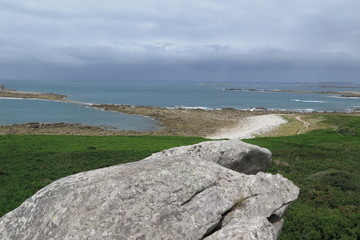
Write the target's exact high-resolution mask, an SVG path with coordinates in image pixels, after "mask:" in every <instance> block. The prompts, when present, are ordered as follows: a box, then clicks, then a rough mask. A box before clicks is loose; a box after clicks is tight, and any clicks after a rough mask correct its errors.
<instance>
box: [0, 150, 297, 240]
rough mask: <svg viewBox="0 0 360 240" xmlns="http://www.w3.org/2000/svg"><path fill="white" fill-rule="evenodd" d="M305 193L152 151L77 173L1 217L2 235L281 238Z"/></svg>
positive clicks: (284, 183) (263, 177) (262, 177)
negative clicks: (290, 211) (290, 209)
mask: <svg viewBox="0 0 360 240" xmlns="http://www.w3.org/2000/svg"><path fill="white" fill-rule="evenodd" d="M298 193H299V189H298V187H296V186H295V185H294V184H293V183H292V182H291V181H289V180H287V179H285V178H283V177H282V176H281V175H271V174H266V173H261V172H260V173H258V174H256V175H246V174H243V173H238V172H235V171H232V170H230V169H227V168H224V167H222V166H220V165H218V164H216V163H213V162H209V161H204V160H201V159H197V158H193V157H192V156H173V157H167V156H164V155H163V156H162V157H160V156H159V157H158V158H154V156H152V157H150V158H147V159H144V160H142V161H139V162H135V163H129V164H123V165H118V166H114V167H108V168H103V169H98V170H93V171H89V172H84V173H79V174H75V175H72V176H68V177H65V178H62V179H59V180H57V181H55V182H53V183H52V184H50V185H48V186H47V187H45V188H43V189H41V190H40V191H39V192H37V193H36V194H35V195H34V196H32V197H31V198H29V199H28V200H26V201H25V202H24V203H23V204H22V205H21V206H20V207H18V208H17V209H15V210H13V211H12V212H10V213H8V214H6V215H5V216H3V217H2V218H0V239H4V240H7V239H11V240H17V239H22V240H23V239H24V240H27V239H127V240H128V239H129V240H132V239H134V240H138V239H174V240H176V239H179V240H180V239H181V240H186V239H191V240H194V239H210V240H213V239H276V237H277V236H278V234H279V231H280V228H281V224H282V220H281V216H282V214H283V212H284V211H285V209H286V207H287V206H288V204H289V203H290V202H292V201H294V200H295V199H296V198H297V195H298Z"/></svg>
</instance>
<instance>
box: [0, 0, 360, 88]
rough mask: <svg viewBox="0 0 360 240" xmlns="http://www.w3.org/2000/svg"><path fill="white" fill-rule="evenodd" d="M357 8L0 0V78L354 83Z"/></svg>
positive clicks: (334, 1)
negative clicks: (93, 75) (92, 74)
mask: <svg viewBox="0 0 360 240" xmlns="http://www.w3.org/2000/svg"><path fill="white" fill-rule="evenodd" d="M359 9H360V2H359V1H357V0H341V1H340V0H324V1H300V0H294V1H289V0H274V1H266V0H259V1H253V0H241V1H238V0H229V1H216V0H207V1H189V0H181V1H180V0H173V1H164V0H152V1H147V0H139V1H133V2H130V1H115V0H103V1H94V0H89V1H78V0H75V1H74V0H62V1H60V0H54V1H44V0H39V1H22V0H2V1H1V2H0V29H1V31H0V69H1V70H2V74H0V77H12V76H14V77H17V76H19V69H22V70H23V72H24V74H25V73H27V74H25V75H27V76H29V74H30V75H31V74H33V75H34V76H35V75H39V76H40V75H43V76H44V77H51V76H53V75H56V74H64V75H67V77H69V76H68V75H71V74H74V75H76V76H82V77H87V75H88V74H86V73H85V72H82V71H89V69H92V70H91V71H98V72H99V73H101V72H106V71H107V70H108V72H110V73H112V74H125V73H126V74H134V72H136V71H135V70H134V69H143V71H140V72H147V74H145V75H144V76H147V77H148V76H149V74H148V73H151V74H153V76H157V75H159V76H157V77H161V76H160V75H161V74H162V73H164V72H169V74H168V75H169V76H171V75H173V74H170V72H172V71H175V72H181V71H187V73H184V72H183V73H182V74H180V75H181V76H182V75H189V76H190V75H191V74H192V75H191V76H194V77H193V78H196V77H201V76H206V77H209V76H211V74H215V75H216V76H217V78H221V76H224V78H234V76H239V75H241V74H245V73H246V74H247V75H248V76H250V75H251V72H252V74H253V76H256V78H261V75H262V74H260V73H259V71H264V72H267V73H266V74H264V76H268V75H267V74H268V73H272V74H273V75H274V79H275V78H277V77H278V76H281V77H282V78H284V79H285V78H287V77H289V76H288V75H286V74H297V75H301V74H302V75H301V76H303V77H304V78H305V77H308V76H310V75H311V74H313V75H314V76H315V75H316V76H320V77H321V74H323V76H324V77H325V76H326V77H329V76H328V75H329V74H328V72H329V71H330V72H334V71H335V70H336V72H337V73H338V74H332V75H331V74H330V76H337V77H338V78H340V77H341V74H343V76H346V78H347V79H349V78H350V79H351V80H353V81H357V78H356V75H355V74H357V73H358V68H360V67H358V66H360V65H359V63H360V46H359V44H358V43H359V42H360V30H359V29H360V21H359V17H358V10H359ZM11 69H17V70H11ZM110 69H111V70H110ZM151 69H153V70H151ZM155 69H157V71H160V72H159V73H157V72H156V71H155ZM271 69H272V70H271ZM340 73H341V74H340ZM99 75H100V74H99ZM107 75H109V74H107ZM137 75H139V73H137ZM165 75H166V74H165ZM165 75H164V76H165ZM111 76H112V75H109V77H111ZM189 76H188V77H189ZM112 77H116V76H115V75H114V76H112ZM139 77H140V75H139ZM332 78H334V77H332ZM347 79H345V80H347ZM335 80H336V79H335Z"/></svg>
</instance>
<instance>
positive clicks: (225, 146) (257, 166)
mask: <svg viewBox="0 0 360 240" xmlns="http://www.w3.org/2000/svg"><path fill="white" fill-rule="evenodd" d="M164 157H171V158H173V157H182V158H192V159H195V160H205V161H210V162H214V163H217V164H219V165H221V166H223V167H226V168H229V169H232V170H234V171H237V172H241V173H246V174H255V173H257V172H260V171H265V170H266V169H267V168H268V167H269V166H270V163H271V152H270V151H269V150H268V149H266V148H261V147H258V146H255V145H252V144H248V143H244V142H241V141H239V140H237V139H234V140H224V141H209V142H202V143H199V144H194V145H191V146H184V147H176V148H170V149H168V150H165V151H162V152H158V153H154V154H153V155H151V156H150V157H149V159H158V158H164Z"/></svg>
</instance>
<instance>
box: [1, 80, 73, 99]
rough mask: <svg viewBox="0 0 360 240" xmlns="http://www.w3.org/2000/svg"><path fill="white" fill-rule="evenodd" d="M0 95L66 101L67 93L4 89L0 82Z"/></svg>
mask: <svg viewBox="0 0 360 240" xmlns="http://www.w3.org/2000/svg"><path fill="white" fill-rule="evenodd" d="M0 97H3V98H33V99H44V100H52V101H66V100H65V98H66V97H67V95H63V94H56V93H37V92H21V91H16V90H13V89H6V88H5V86H4V85H1V84H0Z"/></svg>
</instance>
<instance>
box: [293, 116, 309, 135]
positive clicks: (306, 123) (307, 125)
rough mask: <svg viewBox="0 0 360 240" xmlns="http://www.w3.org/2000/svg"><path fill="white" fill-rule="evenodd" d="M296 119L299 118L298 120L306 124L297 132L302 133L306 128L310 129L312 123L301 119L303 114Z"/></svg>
mask: <svg viewBox="0 0 360 240" xmlns="http://www.w3.org/2000/svg"><path fill="white" fill-rule="evenodd" d="M296 120H298V121H300V122H302V123H303V124H304V128H303V129H300V130H299V131H298V132H297V134H301V133H302V132H304V131H306V130H308V129H309V126H310V123H309V122H307V121H304V120H302V119H301V116H297V117H296Z"/></svg>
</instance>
